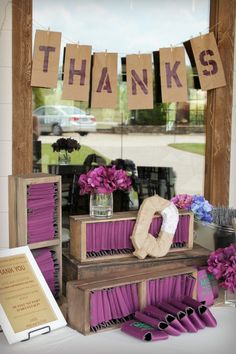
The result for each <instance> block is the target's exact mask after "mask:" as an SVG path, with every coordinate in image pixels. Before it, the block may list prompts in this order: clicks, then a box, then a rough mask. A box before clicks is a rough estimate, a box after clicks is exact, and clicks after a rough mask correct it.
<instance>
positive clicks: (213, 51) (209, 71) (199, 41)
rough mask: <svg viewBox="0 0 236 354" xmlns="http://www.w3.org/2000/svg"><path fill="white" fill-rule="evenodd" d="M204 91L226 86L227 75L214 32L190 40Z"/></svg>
mask: <svg viewBox="0 0 236 354" xmlns="http://www.w3.org/2000/svg"><path fill="white" fill-rule="evenodd" d="M190 42H191V46H192V50H193V54H194V57H195V62H196V66H197V71H198V76H199V80H200V84H201V88H202V90H211V89H213V88H217V87H222V86H225V85H226V81H225V74H224V70H223V66H222V62H221V58H220V53H219V50H218V47H217V44H216V40H215V36H214V34H213V33H212V32H210V33H208V34H206V35H204V36H199V37H196V38H192V39H191V40H190Z"/></svg>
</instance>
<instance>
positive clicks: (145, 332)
mask: <svg viewBox="0 0 236 354" xmlns="http://www.w3.org/2000/svg"><path fill="white" fill-rule="evenodd" d="M121 330H122V332H125V333H127V334H129V335H131V336H133V337H135V338H138V339H141V340H143V341H147V342H150V341H158V340H164V339H168V334H167V333H165V332H164V331H159V330H158V329H155V328H153V327H151V326H150V325H148V324H146V323H143V322H139V321H136V320H131V321H128V322H125V323H123V324H122V326H121Z"/></svg>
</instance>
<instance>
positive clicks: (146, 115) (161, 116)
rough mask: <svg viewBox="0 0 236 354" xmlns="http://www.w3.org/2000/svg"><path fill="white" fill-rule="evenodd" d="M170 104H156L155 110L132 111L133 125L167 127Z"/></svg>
mask: <svg viewBox="0 0 236 354" xmlns="http://www.w3.org/2000/svg"><path fill="white" fill-rule="evenodd" d="M169 106H170V104H169V103H156V104H154V108H153V109H141V110H138V111H132V117H134V118H133V119H132V121H133V123H132V124H137V125H165V124H166V121H167V117H168V110H169Z"/></svg>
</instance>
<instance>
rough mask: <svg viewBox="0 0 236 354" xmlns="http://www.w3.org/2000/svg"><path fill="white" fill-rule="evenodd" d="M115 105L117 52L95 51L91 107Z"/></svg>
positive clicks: (110, 106) (113, 106)
mask: <svg viewBox="0 0 236 354" xmlns="http://www.w3.org/2000/svg"><path fill="white" fill-rule="evenodd" d="M116 106H117V53H95V54H94V56H93V69H92V97H91V107H92V108H116Z"/></svg>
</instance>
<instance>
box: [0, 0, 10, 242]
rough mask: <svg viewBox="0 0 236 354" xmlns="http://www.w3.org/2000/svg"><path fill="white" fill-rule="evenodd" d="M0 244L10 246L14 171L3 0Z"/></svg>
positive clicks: (0, 25) (7, 4) (7, 23)
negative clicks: (10, 189) (10, 183)
mask: <svg viewBox="0 0 236 354" xmlns="http://www.w3.org/2000/svg"><path fill="white" fill-rule="evenodd" d="M0 53H1V55H0V151H1V156H0V230H1V231H0V248H1V247H8V246H9V236H8V234H9V232H8V179H7V176H8V175H10V174H12V4H11V2H9V0H1V1H0Z"/></svg>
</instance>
